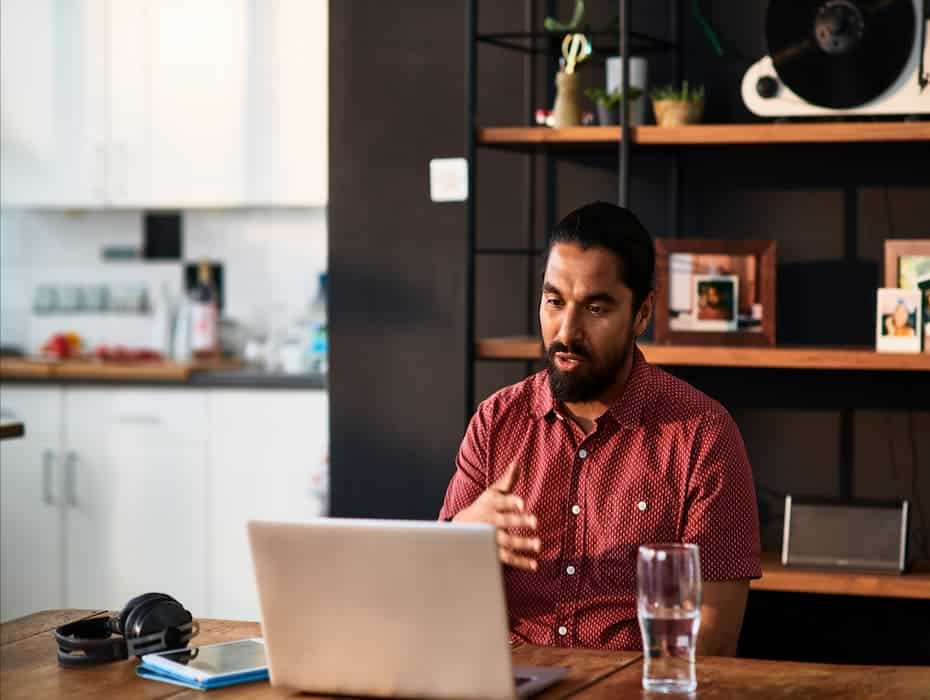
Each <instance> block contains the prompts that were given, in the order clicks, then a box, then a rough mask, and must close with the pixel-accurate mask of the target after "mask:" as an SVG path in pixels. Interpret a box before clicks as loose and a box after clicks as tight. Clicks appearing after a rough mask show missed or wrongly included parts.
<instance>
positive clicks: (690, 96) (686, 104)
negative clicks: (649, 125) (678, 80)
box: [652, 80, 704, 126]
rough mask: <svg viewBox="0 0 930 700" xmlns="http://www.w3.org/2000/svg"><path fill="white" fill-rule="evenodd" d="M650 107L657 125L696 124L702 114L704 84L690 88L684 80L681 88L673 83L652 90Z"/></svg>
mask: <svg viewBox="0 0 930 700" xmlns="http://www.w3.org/2000/svg"><path fill="white" fill-rule="evenodd" d="M652 108H653V110H655V113H656V124H658V125H659V126H682V125H683V124H697V123H698V122H699V121H701V117H702V116H703V114H704V86H703V85H699V86H698V87H697V88H692V87H691V86H689V85H688V81H687V80H685V81H684V82H683V83H682V84H681V88H676V87H675V86H674V85H666V86H665V87H660V88H656V89H655V90H653V91H652Z"/></svg>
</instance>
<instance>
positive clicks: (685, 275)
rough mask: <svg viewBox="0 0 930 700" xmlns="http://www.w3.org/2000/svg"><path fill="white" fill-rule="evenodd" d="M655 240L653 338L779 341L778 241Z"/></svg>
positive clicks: (727, 342) (669, 341)
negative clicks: (776, 296) (776, 289)
mask: <svg viewBox="0 0 930 700" xmlns="http://www.w3.org/2000/svg"><path fill="white" fill-rule="evenodd" d="M655 243H656V305H655V322H654V326H653V342H655V343H663V344H675V345H736V346H772V345H775V241H746V240H742V241H728V240H709V239H703V238H659V239H656V242H655ZM673 298H674V302H673ZM724 329H725V330H724Z"/></svg>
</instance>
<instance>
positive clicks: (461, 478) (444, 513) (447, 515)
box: [439, 404, 488, 520]
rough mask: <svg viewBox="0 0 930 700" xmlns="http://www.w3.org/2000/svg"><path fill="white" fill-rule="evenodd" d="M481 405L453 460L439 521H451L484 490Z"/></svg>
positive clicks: (484, 435) (484, 438)
mask: <svg viewBox="0 0 930 700" xmlns="http://www.w3.org/2000/svg"><path fill="white" fill-rule="evenodd" d="M486 411H487V407H486V405H485V404H482V405H480V406H479V407H478V410H477V411H476V412H475V415H474V416H472V419H471V421H469V423H468V429H467V430H466V431H465V437H464V438H462V445H461V446H460V447H459V453H458V455H457V456H456V458H455V473H454V474H453V475H452V480H451V481H450V482H449V486H448V487H447V488H446V497H445V499H444V500H443V504H442V509H441V510H440V511H439V519H440V520H451V519H452V518H453V517H454V516H455V515H456V514H457V513H458V512H459V511H460V510H462V509H463V508H467V507H468V506H470V505H471V504H472V503H474V502H475V500H476V499H477V498H478V496H480V495H481V494H482V493H483V492H484V490H485V489H487V487H488V469H487V464H488V462H487V453H488V444H487V440H488V425H487V423H488V416H487V415H486Z"/></svg>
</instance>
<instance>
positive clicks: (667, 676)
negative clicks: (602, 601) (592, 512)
mask: <svg viewBox="0 0 930 700" xmlns="http://www.w3.org/2000/svg"><path fill="white" fill-rule="evenodd" d="M637 587H638V603H639V605H638V608H639V627H640V630H641V632H642V636H643V688H645V689H646V690H650V691H656V692H665V693H690V692H693V691H694V690H695V689H696V688H697V678H696V676H695V672H694V650H695V646H696V642H697V634H698V629H699V628H700V624H701V564H700V556H699V553H698V548H697V545H686V544H669V545H643V546H642V547H640V548H639V561H638V564H637Z"/></svg>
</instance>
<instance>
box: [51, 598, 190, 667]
mask: <svg viewBox="0 0 930 700" xmlns="http://www.w3.org/2000/svg"><path fill="white" fill-rule="evenodd" d="M199 631H200V627H199V626H198V624H197V623H196V622H195V621H194V618H193V616H192V615H191V614H190V612H189V611H188V610H187V609H186V608H185V607H184V606H183V605H181V603H179V602H178V601H177V600H175V599H174V598H172V597H171V596H170V595H165V594H164V593H145V594H143V595H140V596H136V597H135V598H133V599H132V600H130V601H129V602H128V603H126V607H125V608H123V610H122V612H120V614H119V615H117V616H116V617H109V616H107V617H93V618H90V619H88V620H78V621H77V622H72V623H70V624H67V625H64V626H62V627H59V628H57V629H56V630H55V641H56V642H58V663H60V664H61V665H62V666H92V665H94V664H105V663H109V662H111V661H120V660H122V659H128V658H129V657H130V656H142V655H143V654H151V653H153V652H156V651H165V650H168V649H183V648H185V647H186V646H187V643H188V642H189V641H190V640H191V638H193V637H195V636H196V635H197V633H198V632H199ZM114 635H116V636H114Z"/></svg>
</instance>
